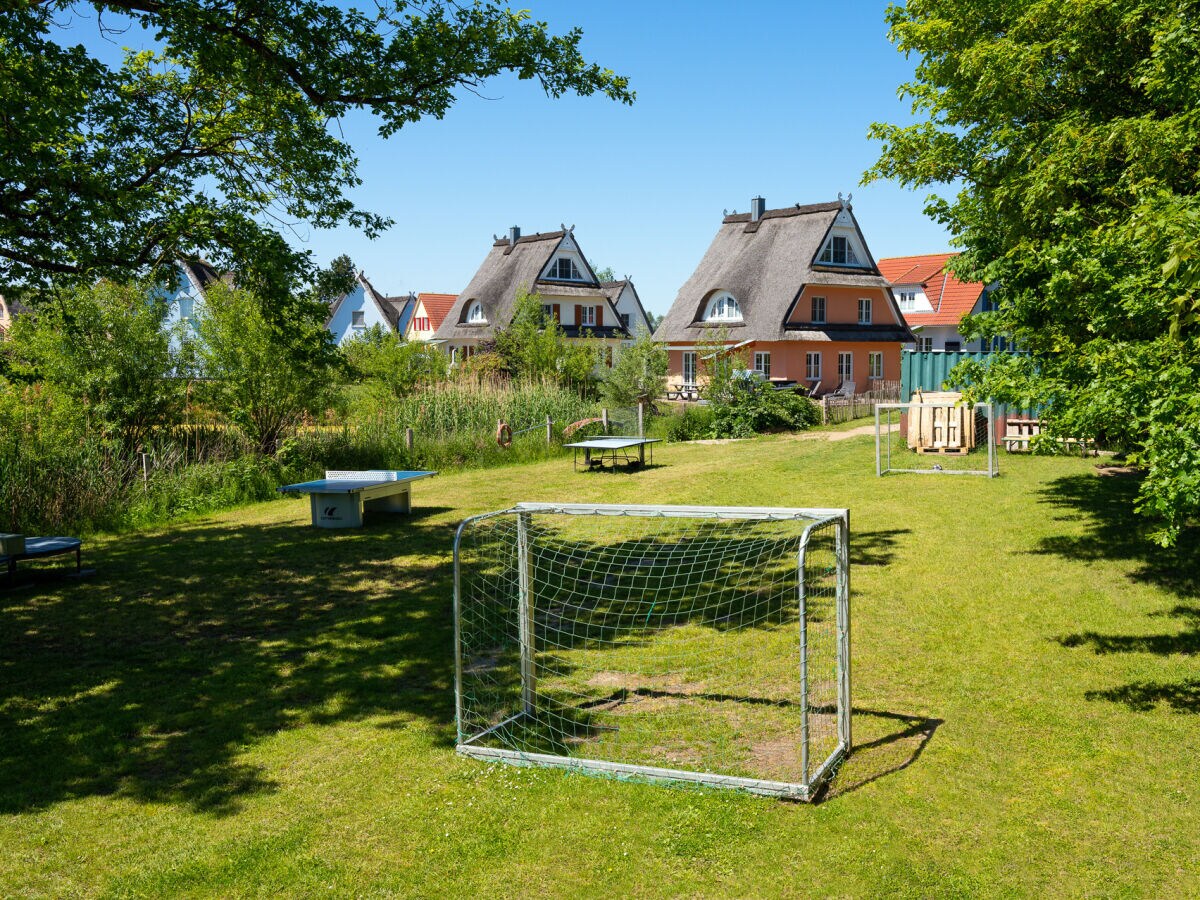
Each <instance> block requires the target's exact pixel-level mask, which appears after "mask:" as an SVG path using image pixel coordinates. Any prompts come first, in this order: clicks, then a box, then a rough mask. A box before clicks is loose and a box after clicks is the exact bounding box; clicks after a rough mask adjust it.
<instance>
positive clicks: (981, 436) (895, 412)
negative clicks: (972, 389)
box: [875, 401, 1000, 478]
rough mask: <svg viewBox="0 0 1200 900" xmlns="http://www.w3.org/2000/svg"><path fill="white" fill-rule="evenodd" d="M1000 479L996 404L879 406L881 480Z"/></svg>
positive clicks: (877, 445) (877, 464)
mask: <svg viewBox="0 0 1200 900" xmlns="http://www.w3.org/2000/svg"><path fill="white" fill-rule="evenodd" d="M898 472H909V473H918V474H936V475H986V476H988V477H989V478H995V477H996V476H997V475H999V474H1000V460H999V456H998V454H997V452H996V413H995V408H994V407H993V406H992V404H990V403H976V404H973V405H972V404H968V403H961V402H951V401H947V402H944V403H936V402H935V403H878V404H876V405H875V474H876V475H887V474H891V473H898Z"/></svg>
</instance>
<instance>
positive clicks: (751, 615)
mask: <svg viewBox="0 0 1200 900" xmlns="http://www.w3.org/2000/svg"><path fill="white" fill-rule="evenodd" d="M848 554H849V513H848V511H846V510H838V509H775V508H739V507H700V506H636V505H634V506H626V505H607V504H601V505H591V504H544V503H520V504H518V505H517V506H515V507H513V508H512V509H506V510H502V511H500V512H494V513H488V514H486V515H481V516H475V517H473V518H471V519H467V520H466V521H465V522H463V523H462V525H461V526H460V527H459V529H458V534H457V536H456V538H455V542H454V613H455V646H456V659H455V675H456V679H455V712H456V716H457V726H458V741H457V748H458V751H459V753H462V754H464V755H467V756H472V757H478V758H482V759H488V760H503V761H506V762H509V763H514V764H518V765H543V766H556V767H560V768H567V769H572V770H578V771H585V772H589V773H594V774H599V775H606V776H610V777H614V778H629V779H645V780H655V781H660V780H661V781H670V782H691V783H698V784H702V785H712V786H717V787H726V788H735V789H741V790H745V791H750V792H753V793H758V794H767V795H773V796H780V797H789V798H795V799H802V800H809V799H812V797H813V795H814V793H815V792H816V790H817V789H818V788H819V787H820V785H821V784H822V783H823V782H824V781H826V780H827V779H829V778H830V777H831V776H832V774H833V773H834V771H835V769H836V768H837V766H838V764H839V761H840V760H841V759H842V758H843V757H844V756H845V755H846V754H847V753H849V751H850V740H851V732H850V600H849V597H850V575H849V555H848Z"/></svg>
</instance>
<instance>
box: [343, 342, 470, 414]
mask: <svg viewBox="0 0 1200 900" xmlns="http://www.w3.org/2000/svg"><path fill="white" fill-rule="evenodd" d="M342 355H343V357H344V359H345V362H346V366H347V368H348V369H349V372H350V377H351V378H352V379H354V380H355V381H359V382H361V383H362V384H363V385H364V386H365V387H366V389H367V392H368V394H369V395H370V396H371V398H372V399H373V400H374V401H375V402H376V404H380V403H385V402H387V401H389V400H401V399H403V398H405V397H407V396H409V395H410V394H412V393H413V392H414V391H416V390H417V389H418V388H421V387H424V386H426V385H429V384H433V383H435V382H438V381H441V380H442V379H444V378H445V377H446V369H447V366H448V363H449V360H448V358H447V356H446V354H445V353H443V352H442V351H440V350H438V349H437V348H436V347H431V346H430V345H428V344H424V343H421V342H419V341H406V340H404V339H403V338H402V337H401V336H400V335H398V334H396V333H395V332H392V331H385V330H384V329H383V328H382V327H380V326H379V325H374V326H372V327H371V328H368V329H367V330H366V331H365V332H364V333H363V334H361V335H359V336H358V337H356V338H355V339H354V340H352V341H348V342H346V344H345V345H344V346H343V347H342Z"/></svg>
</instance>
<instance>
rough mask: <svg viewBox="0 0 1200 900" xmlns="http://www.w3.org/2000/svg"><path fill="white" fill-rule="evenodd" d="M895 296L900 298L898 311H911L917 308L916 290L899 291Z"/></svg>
mask: <svg viewBox="0 0 1200 900" xmlns="http://www.w3.org/2000/svg"><path fill="white" fill-rule="evenodd" d="M896 296H898V297H899V298H900V311H901V312H912V311H913V310H914V309H916V308H917V292H916V291H900V292H899V293H898V294H897V295H896Z"/></svg>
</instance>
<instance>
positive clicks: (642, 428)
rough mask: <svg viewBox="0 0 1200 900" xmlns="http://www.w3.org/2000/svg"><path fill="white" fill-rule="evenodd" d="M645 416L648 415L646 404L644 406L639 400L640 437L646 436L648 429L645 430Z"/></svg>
mask: <svg viewBox="0 0 1200 900" xmlns="http://www.w3.org/2000/svg"><path fill="white" fill-rule="evenodd" d="M645 414H646V404H644V403H643V402H642V401H641V400H639V401H638V437H645V436H646V429H645V425H644V423H645V418H644V417H645Z"/></svg>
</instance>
